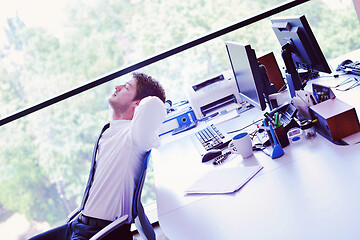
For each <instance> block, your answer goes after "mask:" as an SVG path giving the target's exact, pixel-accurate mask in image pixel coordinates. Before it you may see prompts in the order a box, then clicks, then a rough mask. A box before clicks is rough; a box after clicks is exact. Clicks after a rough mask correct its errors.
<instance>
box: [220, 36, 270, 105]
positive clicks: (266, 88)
mask: <svg viewBox="0 0 360 240" xmlns="http://www.w3.org/2000/svg"><path fill="white" fill-rule="evenodd" d="M225 45H226V50H227V53H228V56H229V60H230V64H231V68H232V70H233V73H234V77H235V81H236V85H237V87H238V91H239V94H240V97H241V98H243V99H244V100H246V101H248V102H249V103H250V104H252V105H254V106H255V107H258V108H260V109H261V110H264V109H265V108H266V103H267V102H269V101H268V95H270V94H272V93H274V92H275V91H276V90H275V87H274V86H273V85H272V84H271V83H270V81H269V79H268V78H267V75H266V69H265V67H264V66H262V65H260V63H259V62H258V60H257V58H256V54H255V51H254V50H253V49H252V48H251V46H250V45H242V44H240V43H237V42H225Z"/></svg>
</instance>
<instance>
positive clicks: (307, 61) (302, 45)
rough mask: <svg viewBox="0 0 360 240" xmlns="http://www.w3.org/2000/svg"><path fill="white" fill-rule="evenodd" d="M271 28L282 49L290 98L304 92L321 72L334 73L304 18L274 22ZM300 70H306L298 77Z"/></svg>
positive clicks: (277, 19) (291, 18)
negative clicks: (307, 84) (298, 91)
mask: <svg viewBox="0 0 360 240" xmlns="http://www.w3.org/2000/svg"><path fill="white" fill-rule="evenodd" d="M271 22H272V28H273V30H274V32H275V35H276V37H277V39H278V40H279V43H280V44H281V46H282V52H281V56H282V58H283V60H284V63H285V67H286V80H287V83H288V87H289V90H290V95H291V96H292V97H293V96H295V90H300V89H302V88H304V86H305V84H306V81H307V80H309V79H311V78H314V77H317V76H318V75H319V72H325V73H331V70H330V67H329V65H328V63H327V62H326V59H325V57H324V55H323V53H322V51H321V49H320V46H319V44H318V43H317V41H316V38H315V36H314V34H313V32H312V31H311V28H310V25H309V23H308V21H307V20H306V18H305V16H304V15H302V16H296V17H282V18H275V19H272V20H271ZM299 69H303V70H306V71H307V72H305V73H300V74H299V72H300V71H299Z"/></svg>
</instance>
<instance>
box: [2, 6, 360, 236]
mask: <svg viewBox="0 0 360 240" xmlns="http://www.w3.org/2000/svg"><path fill="white" fill-rule="evenodd" d="M281 2H282V1H280V0H255V1H254V0H244V1H238V0H212V1H205V0H183V1H175V0H167V1H162V0H151V1H150V0H91V1H87V0H86V1H85V0H83V1H81V0H66V1H64V0H59V1H58V2H57V3H56V1H45V0H37V1H20V0H18V1H10V2H9V3H7V4H6V5H5V6H2V7H1V10H0V13H1V14H0V16H1V17H2V18H1V19H0V21H1V22H0V23H1V30H0V106H1V107H0V118H4V117H6V116H7V115H10V114H13V113H15V112H16V111H19V110H21V109H23V108H27V107H30V106H32V105H34V104H37V103H39V102H42V101H44V100H47V99H49V98H51V97H54V96H57V95H59V94H61V93H63V92H65V91H68V90H70V89H73V88H75V87H77V86H79V85H82V84H85V83H88V82H90V81H92V80H94V79H96V78H97V77H98V76H100V75H104V74H106V73H109V72H112V71H115V70H117V69H121V68H123V67H125V66H128V65H131V64H133V63H136V62H138V61H140V60H143V59H145V58H148V57H151V56H153V55H155V54H158V53H160V52H163V51H165V50H168V49H170V48H172V47H175V46H177V45H180V44H182V43H185V42H188V41H190V40H193V39H196V38H198V37H200V36H203V35H205V34H207V33H210V32H212V31H215V30H218V29H220V28H223V27H226V26H228V25H230V24H233V23H235V22H238V21H240V20H242V19H245V18H247V17H249V16H252V15H254V14H256V13H259V12H261V11H264V10H267V9H269V8H271V7H272V6H274V5H277V4H280V3H281ZM299 14H305V15H306V17H307V19H308V21H309V22H310V25H311V27H312V29H313V32H314V34H315V36H316V37H317V40H318V42H319V44H320V46H321V48H322V50H323V52H324V54H325V56H326V58H327V59H331V58H335V57H337V56H339V55H342V54H345V53H347V52H350V51H352V50H355V49H357V48H359V46H360V31H359V21H358V18H357V16H356V13H355V10H354V7H353V3H352V1H351V0H331V1H330V0H323V1H310V2H308V3H305V4H303V5H301V6H298V7H295V8H293V9H291V10H288V11H286V12H283V13H280V14H278V16H285V15H299ZM227 40H232V41H238V42H242V43H249V44H251V46H252V47H253V48H254V49H255V50H256V53H257V55H258V56H260V55H261V54H262V53H265V52H269V51H273V52H275V55H276V56H279V52H280V46H279V44H278V42H277V40H276V37H275V34H274V33H273V32H272V28H271V23H270V21H269V19H265V20H262V21H260V22H258V23H255V24H252V25H250V26H247V27H245V28H242V29H239V30H237V31H234V32H232V33H229V34H227V35H224V36H222V37H219V38H217V39H214V40H212V41H209V42H207V43H204V44H202V45H199V46H197V47H194V48H191V49H189V50H186V51H184V52H182V53H180V54H177V55H175V56H172V57H169V58H167V59H165V60H162V61H160V62H157V63H154V64H152V65H149V66H147V67H145V68H144V69H140V70H139V71H145V72H146V73H148V74H150V75H152V76H154V77H155V78H156V79H158V80H159V81H160V82H161V83H162V84H163V85H164V87H165V88H166V90H167V96H168V98H169V99H171V100H172V101H173V102H176V101H180V100H183V99H185V98H186V97H185V95H184V92H185V91H182V89H184V88H185V87H186V86H188V85H189V84H191V83H194V82H196V81H199V80H203V79H205V78H207V77H210V76H213V75H214V74H218V73H220V72H221V71H224V70H227V69H230V65H229V61H228V59H227V55H226V50H225V45H224V42H225V41H227ZM278 63H279V65H283V63H282V60H281V59H280V58H278ZM128 77H129V76H123V77H121V78H120V79H116V80H114V81H112V82H109V83H106V84H103V85H101V86H99V87H97V88H94V89H92V90H89V91H86V92H84V93H81V94H79V95H77V96H75V97H71V98H69V99H67V100H65V101H62V102H60V103H57V104H55V105H52V106H50V107H48V108H46V109H43V110H40V111H38V112H35V113H33V114H31V115H29V116H27V117H24V118H21V119H19V120H17V121H15V122H12V123H9V124H7V125H4V126H0V134H1V138H0V146H1V148H0V238H1V239H27V238H28V237H30V236H32V235H33V234H35V233H38V232H41V231H44V230H46V229H48V228H49V227H52V226H56V225H59V224H62V223H64V221H65V219H66V216H67V214H68V213H69V212H70V211H71V210H72V209H74V208H75V207H76V206H78V205H79V203H80V201H81V197H82V192H83V190H84V187H85V182H86V179H87V175H88V171H89V167H90V159H91V154H92V148H93V143H94V141H95V139H96V136H97V135H98V133H99V131H100V129H101V126H102V125H103V124H104V123H105V122H106V121H107V117H108V114H107V109H108V107H107V98H108V96H109V95H110V94H111V92H112V91H113V87H114V86H115V84H117V83H118V82H121V81H124V80H126V79H127V78H128ZM148 177H149V178H148V180H147V184H148V185H147V187H146V188H145V189H144V192H143V197H144V201H145V202H147V203H150V202H153V201H154V200H155V193H154V190H153V188H152V182H153V175H152V173H151V169H150V173H149V174H148ZM19 223H21V226H22V227H21V228H19Z"/></svg>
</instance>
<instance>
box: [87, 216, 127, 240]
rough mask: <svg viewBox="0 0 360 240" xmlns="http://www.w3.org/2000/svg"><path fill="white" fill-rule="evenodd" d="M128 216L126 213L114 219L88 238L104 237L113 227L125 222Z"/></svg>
mask: <svg viewBox="0 0 360 240" xmlns="http://www.w3.org/2000/svg"><path fill="white" fill-rule="evenodd" d="M128 217H129V216H128V215H124V216H122V217H120V218H118V219H116V220H115V221H113V222H112V223H110V224H109V225H107V226H106V227H104V228H103V229H101V231H99V232H98V233H96V234H95V235H94V236H92V238H90V240H99V239H102V238H104V237H105V236H106V235H108V234H109V233H110V232H111V231H113V230H114V229H116V228H118V227H120V226H121V225H123V224H124V223H126V220H127V219H128Z"/></svg>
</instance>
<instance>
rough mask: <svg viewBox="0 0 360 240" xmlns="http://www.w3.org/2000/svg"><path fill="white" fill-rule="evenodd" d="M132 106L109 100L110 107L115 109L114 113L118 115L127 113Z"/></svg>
mask: <svg viewBox="0 0 360 240" xmlns="http://www.w3.org/2000/svg"><path fill="white" fill-rule="evenodd" d="M130 104H131V103H119V102H114V101H111V99H109V105H110V107H111V108H112V109H113V111H114V113H116V114H122V113H125V112H126V111H127V110H128V109H129V107H130Z"/></svg>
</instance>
